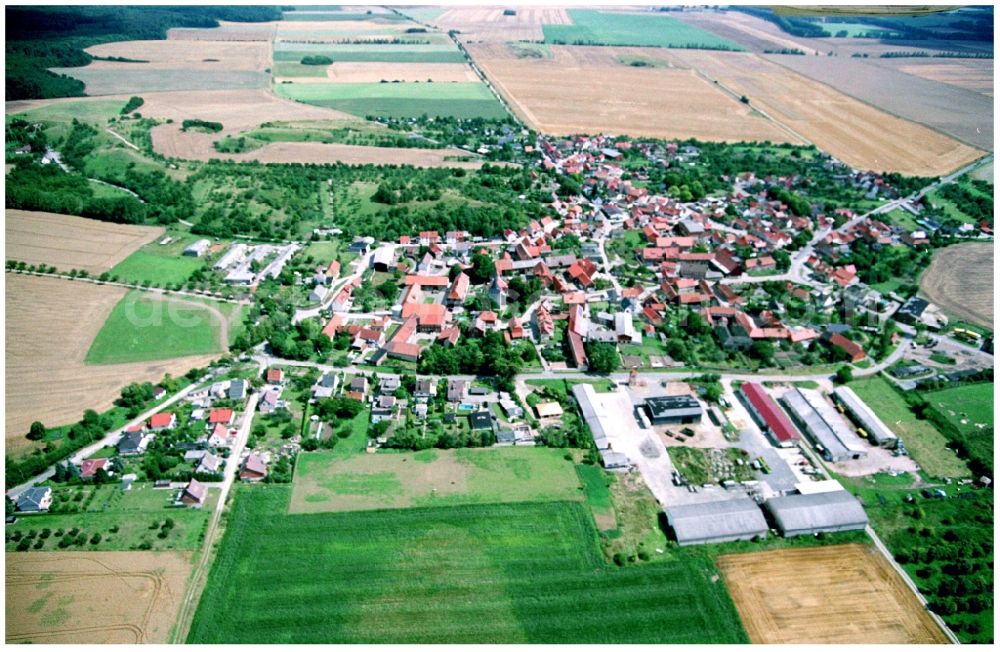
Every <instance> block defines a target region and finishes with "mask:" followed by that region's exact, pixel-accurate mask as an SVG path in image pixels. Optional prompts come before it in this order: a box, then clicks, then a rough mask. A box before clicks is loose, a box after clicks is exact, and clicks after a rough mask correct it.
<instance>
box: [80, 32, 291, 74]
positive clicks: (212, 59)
mask: <svg viewBox="0 0 1000 652" xmlns="http://www.w3.org/2000/svg"><path fill="white" fill-rule="evenodd" d="M87 52H89V53H90V54H92V55H94V56H100V57H125V58H127V59H135V60H144V61H148V63H126V62H120V61H94V62H93V63H91V64H90V65H89V66H87V67H88V68H93V69H109V70H111V69H114V70H178V69H186V70H222V71H227V72H231V71H234V70H261V71H262V70H264V69H265V68H268V67H270V65H271V64H270V60H271V48H270V44H268V43H266V42H259V43H233V42H223V41H196V42H194V43H191V42H185V41H171V40H165V41H118V42H115V43H104V44H102V45H94V46H92V47H89V48H87Z"/></svg>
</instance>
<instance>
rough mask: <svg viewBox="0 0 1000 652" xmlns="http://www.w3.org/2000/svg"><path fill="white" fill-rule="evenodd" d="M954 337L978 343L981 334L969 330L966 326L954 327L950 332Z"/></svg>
mask: <svg viewBox="0 0 1000 652" xmlns="http://www.w3.org/2000/svg"><path fill="white" fill-rule="evenodd" d="M951 333H952V335H954V336H955V337H957V338H959V339H962V340H966V341H967V342H972V343H973V344H978V343H979V340H980V339H981V338H982V336H981V335H980V334H979V333H977V332H976V331H971V330H969V329H967V328H956V329H954V330H953V331H952V332H951Z"/></svg>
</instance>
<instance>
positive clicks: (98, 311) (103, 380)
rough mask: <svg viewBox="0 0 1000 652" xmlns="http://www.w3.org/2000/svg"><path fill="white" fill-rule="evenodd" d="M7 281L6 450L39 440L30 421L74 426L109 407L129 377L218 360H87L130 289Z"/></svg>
mask: <svg viewBox="0 0 1000 652" xmlns="http://www.w3.org/2000/svg"><path fill="white" fill-rule="evenodd" d="M6 282H7V295H6V300H5V306H6V329H7V330H6V339H5V342H6V347H7V358H6V366H5V376H6V385H7V394H6V400H5V407H6V415H5V421H4V425H5V433H6V434H5V442H6V446H7V452H8V453H12V452H13V453H17V452H20V451H23V450H25V449H27V448H31V447H32V446H33V445H34V444H33V443H32V442H29V441H28V440H27V439H25V438H24V434H25V433H26V432H27V431H28V427H29V426H30V425H31V422H32V421H41V422H42V423H44V424H45V425H46V426H49V427H52V426H58V425H64V424H69V423H74V422H76V421H79V420H80V418H81V416H83V411H84V410H86V409H88V408H90V409H94V410H97V411H103V410H107V409H109V408H110V407H111V406H112V403H113V402H114V400H115V399H116V398H118V396H119V394H120V392H121V389H122V387H124V386H125V385H127V384H128V383H130V382H144V381H150V382H157V381H159V380H161V379H162V378H163V375H164V374H165V373H170V374H171V375H173V376H175V377H176V376H180V375H183V374H184V373H185V372H187V371H188V370H189V369H191V368H193V367H200V366H204V365H205V364H206V363H208V362H209V361H210V360H212V359H213V356H209V355H201V356H189V357H185V358H177V359H175V360H165V361H158V362H136V363H130V364H116V365H96V366H95V365H86V364H84V362H83V359H84V356H85V355H86V354H87V350H88V349H89V348H90V345H91V342H93V340H94V336H95V335H96V334H97V332H98V331H99V330H100V328H101V326H103V325H104V321H105V320H106V319H107V316H108V314H110V312H111V310H112V309H113V308H114V306H115V304H116V303H118V301H119V300H120V299H121V298H122V297H123V296H124V295H125V293H126V290H125V289H123V288H117V287H109V286H102V285H94V284H91V283H79V282H74V281H66V280H61V279H52V278H42V277H33V276H24V275H20V274H13V273H8V274H7V275H6Z"/></svg>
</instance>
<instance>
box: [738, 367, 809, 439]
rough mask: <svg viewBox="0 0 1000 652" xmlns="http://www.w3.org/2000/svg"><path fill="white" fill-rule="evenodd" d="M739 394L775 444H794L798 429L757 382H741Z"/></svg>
mask: <svg viewBox="0 0 1000 652" xmlns="http://www.w3.org/2000/svg"><path fill="white" fill-rule="evenodd" d="M740 394H742V395H743V399H744V401H743V402H744V403H745V404H746V406H747V409H748V410H749V411H750V414H751V415H752V416H753V418H754V419H756V420H757V423H758V424H760V426H761V427H762V428H763V429H764V431H765V434H767V435H768V436H769V437H770V438H771V441H773V442H774V444H775V445H776V446H794V445H795V443H796V442H797V441H798V440H799V433H798V431H797V430H796V429H795V426H793V425H792V422H791V421H790V420H789V419H788V417H787V416H786V415H785V413H784V412H782V411H781V408H780V407H778V404H777V403H775V402H774V399H772V398H771V397H770V396H768V394H767V392H766V391H764V388H763V387H761V386H760V385H759V384H757V383H743V385H742V386H741V387H740Z"/></svg>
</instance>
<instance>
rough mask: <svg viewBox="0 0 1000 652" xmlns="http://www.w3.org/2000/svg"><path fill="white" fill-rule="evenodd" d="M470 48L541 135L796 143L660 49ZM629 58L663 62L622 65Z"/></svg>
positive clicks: (473, 45) (488, 46)
mask: <svg viewBox="0 0 1000 652" xmlns="http://www.w3.org/2000/svg"><path fill="white" fill-rule="evenodd" d="M468 50H469V53H470V54H471V55H472V58H473V59H474V60H475V62H476V63H477V64H478V65H479V66H480V67H481V68H482V69H483V71H484V72H485V73H486V75H487V76H488V77H489V78H490V80H491V81H492V82H493V83H494V85H495V86H496V87H497V88H498V89H499V90H500V92H501V93H502V94H503V95H504V97H505V98H506V99H507V101H508V102H510V104H511V105H512V106H513V108H514V110H515V112H517V113H518V114H519V115H520V116H521V117H522V119H524V120H525V121H526V122H527V123H529V124H530V125H532V126H533V127H534V128H536V129H538V130H539V131H542V132H545V133H549V134H556V135H568V134H573V133H612V134H628V135H632V136H647V137H653V138H699V139H702V140H712V141H726V142H736V141H742V140H771V141H773V142H796V143H797V142H801V141H800V139H798V138H796V137H795V136H794V135H792V134H791V133H789V132H787V131H785V130H783V129H782V128H781V127H779V126H777V125H775V124H774V123H773V122H771V121H768V120H766V119H764V118H763V117H760V116H757V115H754V113H753V112H752V110H751V109H750V108H749V107H747V106H746V105H744V104H741V103H740V102H739V100H738V99H737V98H734V97H732V96H730V95H727V94H726V93H724V92H722V91H721V90H719V89H718V88H717V87H715V86H713V85H712V84H711V83H709V82H707V81H706V80H704V79H703V78H701V77H700V76H699V75H698V74H697V73H696V72H695V71H694V70H691V69H690V68H689V67H686V66H683V67H682V66H676V65H671V64H670V62H669V61H667V60H666V59H664V57H665V56H666V55H665V51H664V50H659V49H652V48H649V49H642V48H611V47H582V46H551V47H550V48H549V52H551V57H550V58H547V57H541V58H538V57H525V58H519V57H518V56H517V54H516V53H515V52H513V51H512V50H511V48H510V47H509V46H508V45H506V44H499V43H496V44H479V43H476V44H471V45H469V46H468ZM633 56H642V57H643V58H646V59H656V60H658V61H660V63H661V64H662V66H663V67H646V68H637V67H634V66H629V65H626V64H624V63H622V62H621V58H624V57H633Z"/></svg>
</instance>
